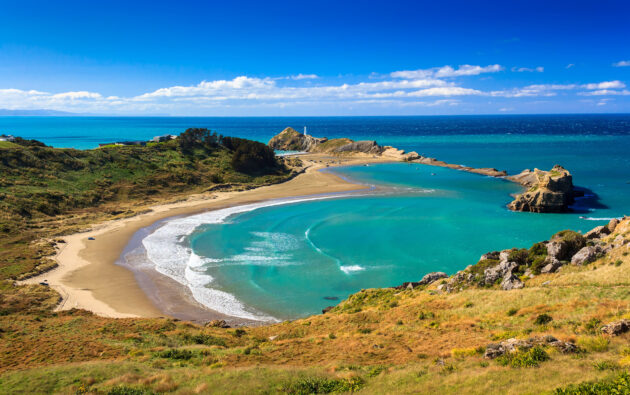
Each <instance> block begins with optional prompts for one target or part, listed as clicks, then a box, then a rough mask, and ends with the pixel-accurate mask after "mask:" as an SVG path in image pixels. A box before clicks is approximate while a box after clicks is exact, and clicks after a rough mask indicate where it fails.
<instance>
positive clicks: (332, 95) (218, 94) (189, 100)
mask: <svg viewBox="0 0 630 395" xmlns="http://www.w3.org/2000/svg"><path fill="white" fill-rule="evenodd" d="M500 70H503V67H502V66H500V65H489V66H483V67H482V66H471V65H462V66H459V67H458V68H453V67H450V66H443V67H435V68H431V69H425V70H422V69H421V70H408V71H396V72H393V73H389V74H379V79H374V78H371V77H372V76H370V77H366V78H365V79H364V80H359V81H357V82H354V83H324V82H321V81H315V79H316V78H318V77H317V76H316V75H315V74H297V75H294V76H289V77H281V78H271V77H267V78H259V77H249V76H237V77H235V78H233V79H221V80H212V81H201V82H199V83H198V84H194V85H187V86H185V85H182V86H180V85H175V86H170V87H164V88H159V89H156V90H154V91H150V92H146V93H141V94H139V95H136V96H127V97H125V96H120V95H111V96H103V95H102V94H101V93H98V92H90V91H87V90H84V91H70V92H57V93H49V92H43V91H38V90H21V89H0V108H8V109H37V108H47V109H53V110H63V111H75V112H90V113H110V114H111V113H121V114H123V113H125V114H142V113H171V114H183V113H188V114H193V113H195V114H204V112H206V111H209V110H212V111H214V112H220V111H221V110H222V109H235V108H237V109H246V110H249V109H257V110H261V109H262V110H264V109H273V108H287V107H291V106H292V107H294V108H295V107H296V106H303V107H304V108H307V106H324V105H326V106H333V107H334V106H346V107H347V108H350V107H351V106H353V105H359V104H365V105H368V104H369V105H370V106H376V105H378V104H381V105H383V106H398V107H401V108H403V107H414V106H424V107H431V106H455V105H458V104H459V103H460V100H456V98H457V99H460V98H461V100H463V98H464V97H484V96H485V97H500V98H505V99H506V100H509V99H511V98H520V97H552V96H557V95H560V94H564V95H567V94H572V95H575V94H578V95H580V96H602V97H605V96H608V95H624V96H625V95H630V91H628V90H626V89H625V88H626V85H625V83H623V82H621V81H618V80H614V81H603V82H597V83H586V84H577V83H575V84H535V85H527V86H523V87H514V88H510V89H501V90H494V91H484V90H481V89H478V88H473V87H468V86H462V84H460V83H459V81H457V80H453V79H451V78H452V77H458V76H466V75H478V74H482V73H494V72H497V71H500ZM532 70H534V71H535V69H532ZM305 80H306V81H305ZM580 90H581V91H580ZM422 98H430V100H428V99H427V100H426V101H425V100H422ZM598 99H599V98H598ZM469 100H470V99H469ZM592 102H593V103H594V102H595V101H592ZM498 106H504V107H503V108H504V109H512V107H510V106H509V104H508V103H500V104H499V105H498Z"/></svg>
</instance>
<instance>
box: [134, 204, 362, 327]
mask: <svg viewBox="0 0 630 395" xmlns="http://www.w3.org/2000/svg"><path fill="white" fill-rule="evenodd" d="M344 196H350V194H349V193H345V194H337V195H332V194H331V195H325V196H316V197H309V198H304V197H301V198H292V199H279V200H271V201H266V202H261V203H254V204H247V205H242V206H236V207H229V208H225V209H221V210H215V211H208V212H205V213H202V214H197V215H192V216H189V217H183V218H176V219H173V220H170V221H167V222H165V223H164V225H162V226H161V227H159V228H157V229H156V230H155V231H154V232H153V233H151V234H150V235H149V236H147V237H145V238H144V239H143V240H142V244H143V245H144V248H145V249H146V252H147V257H148V259H149V260H150V261H151V262H152V263H153V265H154V269H155V270H156V271H158V272H159V273H161V274H163V275H165V276H168V277H170V278H172V279H173V280H175V281H177V282H178V283H180V284H182V285H184V286H186V287H188V288H189V289H190V291H191V293H192V295H193V297H194V298H195V300H197V301H198V302H199V303H201V304H203V305H205V306H207V307H209V308H211V309H213V310H215V311H218V312H220V313H223V314H227V315H231V316H235V317H240V318H246V319H251V320H259V321H278V320H277V319H276V318H274V317H271V316H268V315H265V314H263V313H261V312H258V311H255V310H254V309H252V308H250V307H247V306H245V305H244V304H243V303H241V302H240V301H239V300H238V299H237V298H236V297H235V296H234V295H232V294H230V293H228V292H224V291H221V290H218V289H214V288H211V287H210V284H211V283H212V282H213V280H214V279H213V278H212V276H210V275H208V274H206V273H205V272H204V271H203V267H204V266H206V265H212V264H213V263H220V262H223V260H221V259H209V258H203V257H200V256H198V255H197V254H195V253H194V252H193V251H192V250H191V249H190V247H188V246H187V244H186V243H187V236H189V235H190V234H192V233H193V232H194V231H195V229H197V228H198V227H199V226H201V225H204V224H219V223H223V222H225V221H226V219H227V218H228V217H230V216H232V215H235V214H239V213H244V212H247V211H253V210H257V209H259V208H263V207H272V206H279V205H284V204H290V203H298V202H306V201H314V200H323V199H331V198H338V197H344ZM352 196H356V194H352ZM261 235H264V234H263V233H261ZM266 238H267V240H263V241H262V242H261V245H258V246H256V245H255V246H254V248H262V247H264V246H265V245H267V244H269V243H274V242H280V243H279V244H281V245H282V247H281V248H283V249H285V250H286V249H290V248H291V247H292V246H291V244H292V243H293V242H294V241H292V240H289V239H287V238H286V236H285V235H284V236H283V235H278V234H273V235H269V234H267V235H266ZM235 258H236V259H235ZM271 259H273V257H272V258H271ZM280 260H282V259H280ZM230 261H231V263H232V264H233V263H234V262H242V264H252V261H256V263H257V264H264V263H263V262H264V261H265V259H264V257H262V256H260V255H254V254H252V255H250V254H247V256H240V257H238V256H236V257H232V258H231V259H230ZM274 264H276V265H277V264H278V262H276V263H274Z"/></svg>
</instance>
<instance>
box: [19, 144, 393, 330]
mask: <svg viewBox="0 0 630 395" xmlns="http://www.w3.org/2000/svg"><path fill="white" fill-rule="evenodd" d="M305 162H307V163H308V164H309V166H308V168H307V169H306V171H305V172H304V173H302V174H300V175H298V176H296V177H295V178H293V179H291V180H289V181H286V182H284V183H281V184H274V185H269V186H264V187H260V188H256V189H251V190H246V191H236V192H215V193H205V194H199V195H193V196H191V197H189V198H188V199H187V200H186V201H183V202H177V203H170V204H163V205H156V206H151V207H149V208H150V209H151V211H150V212H147V213H144V214H139V215H137V216H134V217H131V218H125V219H119V220H114V221H108V222H104V223H101V224H96V225H94V226H93V227H92V229H90V230H88V231H86V232H81V233H75V234H72V235H69V236H65V237H62V238H61V239H63V240H64V241H65V243H64V244H62V247H61V248H60V249H59V250H58V252H57V254H56V256H55V260H56V261H57V263H58V265H59V266H58V267H57V268H55V269H53V270H51V271H49V272H46V273H43V274H41V275H39V276H36V277H33V278H30V279H28V280H25V281H23V282H22V283H39V282H41V281H44V280H45V281H47V283H48V284H49V285H50V286H51V287H52V288H53V289H55V290H56V291H58V292H59V293H60V295H61V297H62V300H61V302H60V304H59V306H58V307H57V309H58V310H70V309H73V308H78V309H85V310H89V311H91V312H93V313H95V314H97V315H100V316H104V317H115V318H128V317H163V316H165V315H167V314H165V313H164V312H163V311H162V310H161V309H160V308H159V307H158V306H156V302H155V300H152V299H151V298H150V297H148V296H147V294H145V292H144V291H143V290H142V288H141V287H140V285H139V283H138V279H137V278H136V275H135V274H134V273H133V272H132V271H131V270H129V269H128V268H126V267H123V266H121V265H118V264H116V262H118V261H119V260H120V258H121V256H122V254H123V252H124V250H125V247H126V246H127V245H128V243H129V241H130V240H131V239H132V238H133V236H134V234H135V233H136V232H137V231H139V230H141V229H142V228H146V227H148V226H150V225H152V224H155V223H156V222H158V221H161V220H164V219H166V218H169V217H174V216H184V215H193V214H198V213H202V212H205V211H208V210H217V209H222V208H227V207H233V206H237V205H243V204H250V203H257V202H261V201H264V200H270V199H278V198H291V197H299V196H309V195H317V194H322V193H336V192H349V191H359V190H364V189H367V188H369V187H368V186H363V185H359V184H355V183H352V182H350V181H348V180H344V179H342V178H341V177H339V176H337V175H335V174H333V173H330V172H321V171H319V170H320V169H323V168H326V167H328V166H340V165H359V164H364V163H384V162H391V159H386V158H370V157H354V158H347V159H344V160H341V161H340V160H339V159H335V160H334V161H331V160H330V159H329V158H327V157H325V156H311V157H310V158H309V159H305ZM89 238H93V239H94V240H89ZM171 281H174V280H171ZM167 283H168V282H167ZM165 285H168V284H165ZM171 285H172V284H171Z"/></svg>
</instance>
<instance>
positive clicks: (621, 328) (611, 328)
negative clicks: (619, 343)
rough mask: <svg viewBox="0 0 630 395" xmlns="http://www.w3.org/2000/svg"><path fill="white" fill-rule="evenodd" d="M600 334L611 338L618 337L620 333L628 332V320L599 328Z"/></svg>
mask: <svg viewBox="0 0 630 395" xmlns="http://www.w3.org/2000/svg"><path fill="white" fill-rule="evenodd" d="M601 331H602V333H605V334H607V335H611V336H618V335H621V334H622V333H626V332H628V331H630V320H620V321H615V322H611V323H610V324H607V325H604V326H602V327H601Z"/></svg>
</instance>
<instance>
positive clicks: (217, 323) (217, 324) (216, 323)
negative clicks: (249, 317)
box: [206, 320, 230, 328]
mask: <svg viewBox="0 0 630 395" xmlns="http://www.w3.org/2000/svg"><path fill="white" fill-rule="evenodd" d="M206 327H208V328H229V327H230V325H228V323H227V322H225V320H212V321H210V322H208V323H206Z"/></svg>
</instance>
